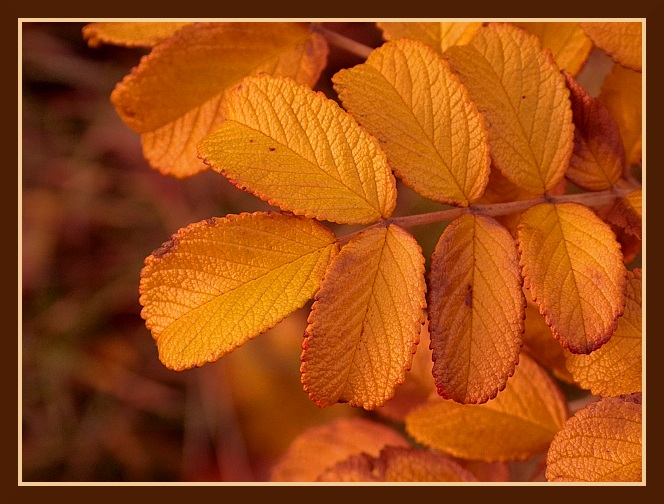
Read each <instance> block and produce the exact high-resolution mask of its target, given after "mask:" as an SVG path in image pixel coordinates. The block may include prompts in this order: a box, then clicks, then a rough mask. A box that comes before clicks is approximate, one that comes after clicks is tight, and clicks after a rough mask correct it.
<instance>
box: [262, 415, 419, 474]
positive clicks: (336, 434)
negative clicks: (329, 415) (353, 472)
mask: <svg viewBox="0 0 664 504" xmlns="http://www.w3.org/2000/svg"><path fill="white" fill-rule="evenodd" d="M385 446H401V447H408V446H410V444H409V443H408V441H407V440H406V439H405V438H404V437H403V436H401V434H399V433H398V432H397V431H396V430H394V429H393V428H391V427H388V426H387V425H383V424H380V423H378V422H373V421H371V420H366V419H363V418H341V419H338V420H335V421H332V422H330V423H327V424H323V425H320V426H317V427H312V428H310V429H307V430H306V431H304V432H303V433H302V434H300V435H299V436H298V437H297V438H295V440H294V441H293V442H292V443H291V445H290V446H289V447H288V450H286V452H285V453H284V454H283V455H282V456H281V457H279V460H277V462H276V464H275V465H274V466H273V467H272V473H271V478H270V479H271V481H316V478H318V476H319V475H320V474H322V473H323V472H324V471H325V470H326V469H327V468H328V467H332V466H334V464H336V463H337V462H341V461H343V460H345V459H346V458H348V457H350V456H352V455H358V454H360V453H366V454H368V455H370V456H378V455H379V453H380V450H381V449H382V448H384V447H385Z"/></svg>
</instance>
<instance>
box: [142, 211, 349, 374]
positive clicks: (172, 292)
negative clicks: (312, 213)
mask: <svg viewBox="0 0 664 504" xmlns="http://www.w3.org/2000/svg"><path fill="white" fill-rule="evenodd" d="M336 252H337V245H336V241H335V236H334V235H333V234H332V232H331V231H329V230H328V229H327V228H325V227H324V226H322V225H321V224H319V223H317V222H316V221H313V220H311V219H307V218H304V217H296V216H293V215H284V214H276V213H254V214H241V215H229V216H227V217H225V218H223V219H216V218H213V219H209V220H206V221H202V222H198V223H194V224H190V225H189V226H187V227H186V228H183V229H181V230H180V231H178V233H177V234H175V235H173V236H172V238H171V240H170V241H168V242H166V243H164V244H163V245H162V246H161V247H160V248H159V249H157V250H155V251H154V252H153V253H152V254H151V255H150V256H148V257H147V258H146V260H145V267H144V268H143V270H142V272H141V281H140V287H139V289H140V294H141V296H140V303H141V305H142V306H143V310H142V311H141V315H142V317H143V318H144V319H145V321H146V326H147V327H148V329H150V330H151V331H152V336H153V337H154V339H155V340H156V341H157V347H158V349H159V358H160V359H161V361H162V362H163V364H164V365H165V366H166V367H168V368H169V369H173V370H176V371H180V370H183V369H187V368H191V367H195V366H201V365H203V364H205V363H206V362H213V361H215V360H217V359H219V358H220V357H222V356H223V355H225V354H227V353H229V352H232V351H233V350H234V349H235V348H237V347H238V346H240V345H242V344H244V343H245V342H246V341H248V340H249V339H250V338H253V337H255V336H256V335H258V334H260V333H262V332H264V331H266V330H267V329H269V328H271V327H273V326H274V325H275V324H276V323H277V322H279V321H280V320H281V319H283V318H284V317H285V316H287V315H289V314H290V313H292V312H293V311H295V310H296V309H298V308H300V307H302V306H303V305H304V304H305V303H306V302H307V301H308V300H309V299H311V298H312V297H313V295H314V294H315V292H316V291H317V290H318V287H319V285H320V281H321V278H322V277H323V274H324V272H325V269H326V267H327V265H328V263H329V261H330V259H331V258H332V257H333V256H334V255H335V254H336Z"/></svg>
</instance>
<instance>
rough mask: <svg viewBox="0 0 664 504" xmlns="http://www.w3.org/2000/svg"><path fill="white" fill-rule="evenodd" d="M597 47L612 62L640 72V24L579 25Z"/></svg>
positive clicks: (602, 23) (598, 23) (597, 23)
mask: <svg viewBox="0 0 664 504" xmlns="http://www.w3.org/2000/svg"><path fill="white" fill-rule="evenodd" d="M581 28H583V29H584V30H585V32H586V33H587V34H588V36H589V37H590V38H591V39H592V41H593V42H594V43H595V45H596V46H597V47H599V48H600V49H602V50H603V51H604V52H606V53H607V54H608V55H609V56H611V57H612V58H613V59H614V61H616V62H617V63H620V64H621V65H623V66H626V67H628V68H631V69H632V70H639V71H640V70H641V59H642V56H641V55H642V50H641V32H642V23H641V22H625V21H621V22H595V23H591V22H585V23H581Z"/></svg>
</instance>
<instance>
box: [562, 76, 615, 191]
mask: <svg viewBox="0 0 664 504" xmlns="http://www.w3.org/2000/svg"><path fill="white" fill-rule="evenodd" d="M565 77H566V78H567V86H568V87H569V89H570V98H571V101H572V114H573V118H574V125H575V128H574V152H573V153H572V158H571V159H570V165H569V168H568V170H567V174H566V176H567V178H568V179H570V180H571V181H572V182H574V183H575V184H577V185H578V186H580V187H582V188H584V189H587V190H589V191H603V190H606V189H611V188H612V187H613V185H614V184H615V183H616V182H618V180H620V177H621V176H622V173H623V168H624V167H625V149H624V147H623V143H622V138H621V137H620V129H619V128H618V125H617V124H616V122H615V121H614V120H613V118H612V117H611V114H609V111H608V110H607V108H606V107H605V106H604V105H603V104H602V102H601V101H599V100H598V99H597V98H593V97H592V96H590V95H589V94H588V93H587V92H586V90H584V89H583V88H582V87H581V86H580V85H579V84H578V83H577V82H576V81H575V80H574V78H573V77H572V76H571V75H569V74H565Z"/></svg>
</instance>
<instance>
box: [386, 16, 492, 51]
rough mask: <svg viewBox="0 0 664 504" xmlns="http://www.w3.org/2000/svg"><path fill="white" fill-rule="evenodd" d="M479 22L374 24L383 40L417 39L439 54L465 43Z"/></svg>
mask: <svg viewBox="0 0 664 504" xmlns="http://www.w3.org/2000/svg"><path fill="white" fill-rule="evenodd" d="M481 24H482V23H478V22H472V23H462V22H439V23H423V22H406V23H398V22H379V23H376V26H377V27H378V28H379V29H380V30H381V31H382V33H383V38H384V39H385V40H397V39H401V38H407V39H412V40H419V41H421V42H424V43H425V44H426V45H428V46H430V47H431V48H432V49H433V50H434V51H436V52H438V53H439V54H443V53H444V52H445V50H446V49H447V48H448V47H450V46H453V45H462V44H467V43H468V42H469V41H470V39H471V38H472V37H473V35H474V34H475V32H476V31H477V29H478V28H479V27H480V25H481Z"/></svg>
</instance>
